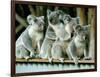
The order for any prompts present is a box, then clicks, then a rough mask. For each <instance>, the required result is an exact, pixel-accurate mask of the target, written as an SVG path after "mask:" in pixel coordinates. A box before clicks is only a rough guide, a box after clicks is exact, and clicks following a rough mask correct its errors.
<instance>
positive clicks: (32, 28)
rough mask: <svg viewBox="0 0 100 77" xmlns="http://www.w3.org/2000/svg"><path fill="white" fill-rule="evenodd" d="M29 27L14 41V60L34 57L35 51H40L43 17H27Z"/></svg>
mask: <svg viewBox="0 0 100 77" xmlns="http://www.w3.org/2000/svg"><path fill="white" fill-rule="evenodd" d="M27 21H28V23H29V26H28V27H27V28H26V30H25V31H24V32H23V33H22V34H21V35H20V36H19V38H18V39H17V41H16V58H25V59H28V58H31V57H36V53H37V52H36V49H37V48H38V49H37V50H38V51H40V46H41V44H40V43H41V40H42V39H43V29H44V17H43V16H40V17H35V16H32V15H29V16H28V17H27Z"/></svg>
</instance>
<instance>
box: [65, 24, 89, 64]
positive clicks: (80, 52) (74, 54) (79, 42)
mask: <svg viewBox="0 0 100 77" xmlns="http://www.w3.org/2000/svg"><path fill="white" fill-rule="evenodd" d="M89 29H90V25H86V26H80V25H78V26H76V27H75V35H74V37H73V39H72V40H71V42H70V43H69V45H68V47H67V48H66V52H67V54H68V57H69V59H73V60H74V62H75V64H76V65H77V64H78V59H81V58H82V57H83V58H84V59H88V58H89V57H88V54H87V53H88V51H87V49H86V47H87V46H86V44H87V42H88V41H87V37H88V34H89Z"/></svg>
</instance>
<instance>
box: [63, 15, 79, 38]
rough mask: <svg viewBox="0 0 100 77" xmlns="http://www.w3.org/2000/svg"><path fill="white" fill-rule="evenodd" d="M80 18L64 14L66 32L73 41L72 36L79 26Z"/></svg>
mask: <svg viewBox="0 0 100 77" xmlns="http://www.w3.org/2000/svg"><path fill="white" fill-rule="evenodd" d="M79 19H80V18H79V17H76V18H72V17H71V16H70V15H68V14H64V17H63V22H64V25H65V26H66V27H65V30H66V32H67V33H68V39H71V34H72V33H73V32H74V31H75V27H76V26H77V25H78V24H79Z"/></svg>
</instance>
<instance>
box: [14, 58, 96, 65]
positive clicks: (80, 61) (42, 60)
mask: <svg viewBox="0 0 100 77" xmlns="http://www.w3.org/2000/svg"><path fill="white" fill-rule="evenodd" d="M16 62H18V63H23V62H26V63H27V62H37V63H49V61H48V59H28V60H26V59H18V58H17V59H16ZM53 63H61V62H60V61H59V60H53ZM64 63H74V61H73V60H64ZM79 63H83V64H84V63H88V64H91V63H92V64H94V63H95V62H94V61H93V60H79Z"/></svg>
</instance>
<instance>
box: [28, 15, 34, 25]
mask: <svg viewBox="0 0 100 77" xmlns="http://www.w3.org/2000/svg"><path fill="white" fill-rule="evenodd" d="M35 18H36V17H35V16H33V15H31V14H30V15H28V16H27V22H28V24H29V25H31V24H32V23H31V20H34V19H35Z"/></svg>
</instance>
